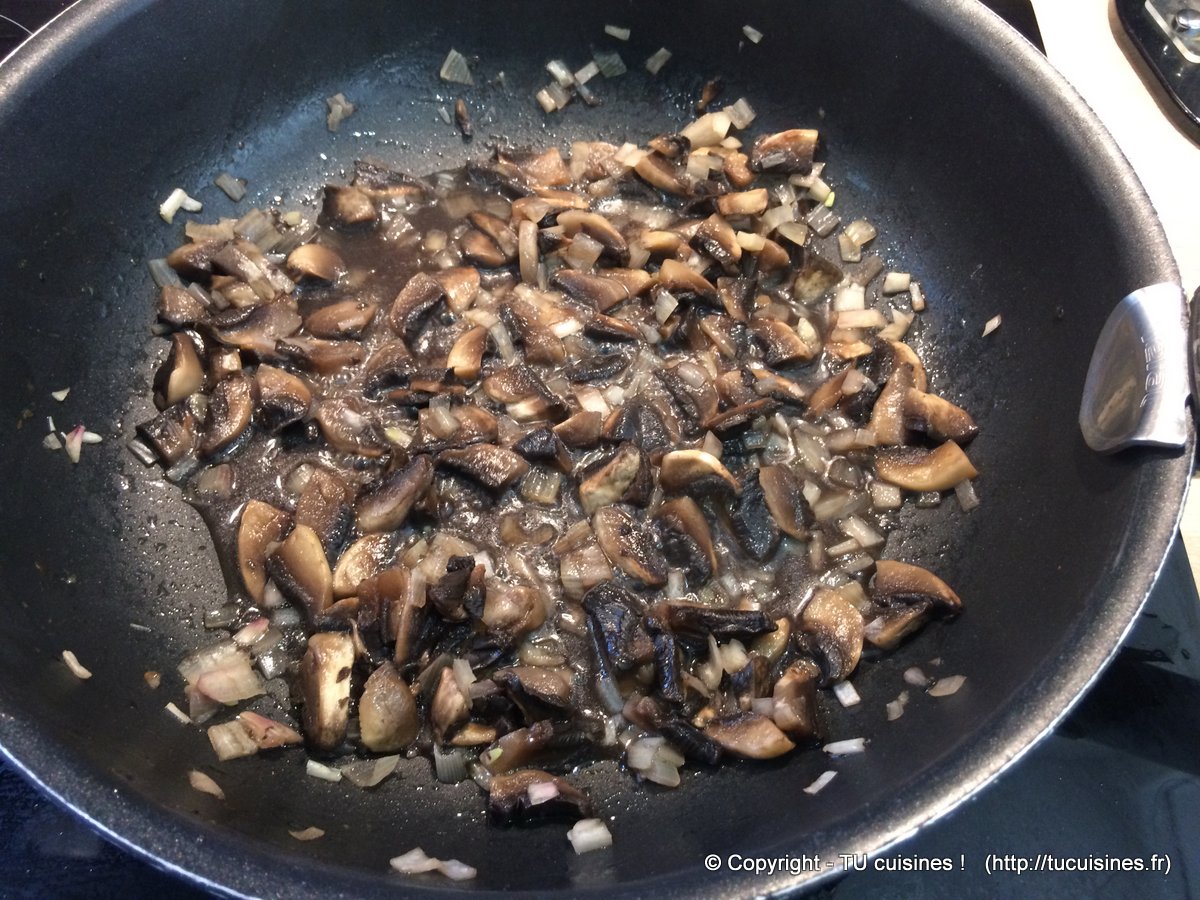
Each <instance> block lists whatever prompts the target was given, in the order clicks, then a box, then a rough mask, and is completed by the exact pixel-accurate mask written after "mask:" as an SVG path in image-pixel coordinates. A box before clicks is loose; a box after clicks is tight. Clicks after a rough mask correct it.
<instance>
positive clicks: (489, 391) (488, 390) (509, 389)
mask: <svg viewBox="0 0 1200 900" xmlns="http://www.w3.org/2000/svg"><path fill="white" fill-rule="evenodd" d="M482 387H483V392H484V393H485V394H486V395H487V396H488V397H490V398H491V399H493V400H495V401H496V402H497V403H503V404H505V406H506V407H507V412H508V414H509V415H510V416H512V417H513V418H514V419H516V420H517V421H518V422H536V421H539V420H541V419H545V418H546V417H547V416H556V415H558V414H559V413H561V412H562V411H563V409H564V407H563V403H562V401H561V400H559V399H558V398H557V397H555V396H554V395H553V394H552V393H550V390H549V388H547V387H546V385H545V384H544V383H543V382H542V380H541V379H540V378H538V376H537V375H536V374H535V373H534V371H533V370H532V369H531V368H529V367H528V366H523V365H515V366H506V367H505V368H502V369H497V370H495V371H494V372H492V374H491V375H488V376H487V377H486V378H485V379H483V382H482Z"/></svg>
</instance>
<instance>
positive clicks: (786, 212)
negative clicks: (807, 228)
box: [758, 204, 796, 234]
mask: <svg viewBox="0 0 1200 900" xmlns="http://www.w3.org/2000/svg"><path fill="white" fill-rule="evenodd" d="M794 221H796V207H794V206H792V205H791V204H787V205H784V206H773V207H771V208H770V209H768V210H767V211H766V212H765V213H763V214H762V215H761V216H759V217H758V228H759V230H760V231H761V232H762V233H763V234H770V233H771V232H772V231H775V230H776V229H778V228H779V227H780V226H781V225H786V224H787V223H789V222H794Z"/></svg>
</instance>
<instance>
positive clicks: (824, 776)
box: [804, 769, 837, 796]
mask: <svg viewBox="0 0 1200 900" xmlns="http://www.w3.org/2000/svg"><path fill="white" fill-rule="evenodd" d="M836 777H837V772H835V771H833V769H829V770H827V771H825V772H822V773H821V774H820V775H818V776H817V780H816V781H814V782H813V783H812V784H810V785H809V786H808V787H806V788H805V789H804V793H806V794H811V795H813V796H815V795H817V794H819V793H821V791H822V790H824V789H825V786H826V785H827V784H829V782H831V781H833V779H834V778H836Z"/></svg>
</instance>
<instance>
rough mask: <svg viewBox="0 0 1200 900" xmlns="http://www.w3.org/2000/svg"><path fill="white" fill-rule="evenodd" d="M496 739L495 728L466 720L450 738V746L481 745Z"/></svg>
mask: <svg viewBox="0 0 1200 900" xmlns="http://www.w3.org/2000/svg"><path fill="white" fill-rule="evenodd" d="M495 740H496V729H495V728H493V727H492V726H490V725H481V724H480V723H478V722H467V723H465V724H464V725H463V727H462V728H460V729H459V730H458V732H457V733H456V734H455V735H454V737H452V738H450V740H449V742H448V743H449V744H450V746H451V747H482V746H483V745H484V744H490V743H492V742H493V741H495Z"/></svg>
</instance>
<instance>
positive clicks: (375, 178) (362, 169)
mask: <svg viewBox="0 0 1200 900" xmlns="http://www.w3.org/2000/svg"><path fill="white" fill-rule="evenodd" d="M350 183H351V184H352V185H354V187H356V188H358V189H359V190H360V191H362V192H363V193H364V194H366V195H367V196H369V197H372V198H374V199H376V200H409V201H417V200H421V199H423V198H424V197H425V196H426V194H427V188H426V185H425V183H424V182H422V181H421V180H420V179H418V178H414V177H413V176H411V175H409V174H407V173H406V172H399V171H396V170H395V169H392V168H390V167H389V166H387V165H386V164H384V163H382V162H379V161H377V160H373V159H357V160H355V161H354V177H353V179H351V181H350Z"/></svg>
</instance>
